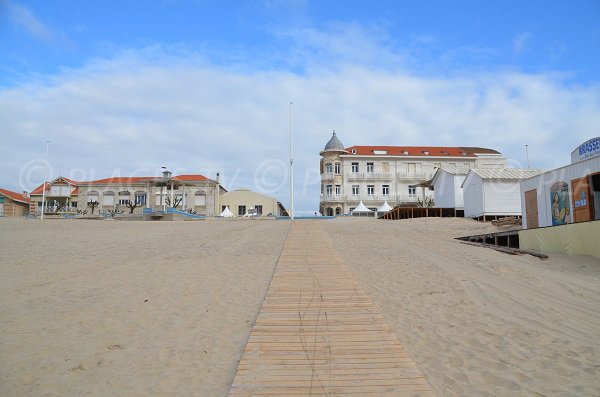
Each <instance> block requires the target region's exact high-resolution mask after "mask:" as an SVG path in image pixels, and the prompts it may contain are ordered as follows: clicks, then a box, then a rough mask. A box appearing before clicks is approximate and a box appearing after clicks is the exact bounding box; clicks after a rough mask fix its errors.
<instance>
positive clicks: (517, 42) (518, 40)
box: [513, 32, 533, 54]
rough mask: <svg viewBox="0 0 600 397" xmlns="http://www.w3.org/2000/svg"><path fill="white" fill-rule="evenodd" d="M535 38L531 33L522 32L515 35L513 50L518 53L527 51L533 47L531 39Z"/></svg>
mask: <svg viewBox="0 0 600 397" xmlns="http://www.w3.org/2000/svg"><path fill="white" fill-rule="evenodd" d="M532 40H533V35H532V34H531V33H527V32H525V33H520V34H518V35H516V36H515V38H514V39H513V50H514V51H515V52H516V53H517V54H522V53H525V52H527V51H528V50H529V48H530V47H531V41H532Z"/></svg>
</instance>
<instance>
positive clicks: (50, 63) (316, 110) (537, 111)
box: [0, 0, 600, 213]
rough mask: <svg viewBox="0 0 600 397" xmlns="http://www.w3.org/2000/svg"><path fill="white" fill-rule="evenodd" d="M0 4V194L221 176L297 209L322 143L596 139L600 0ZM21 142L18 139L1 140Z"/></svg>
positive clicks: (542, 150) (534, 151)
mask: <svg viewBox="0 0 600 397" xmlns="http://www.w3.org/2000/svg"><path fill="white" fill-rule="evenodd" d="M141 4H142V3H140V2H137V1H102V2H100V1H85V2H81V1H60V0H57V1H52V2H48V1H14V0H0V134H1V136H0V138H2V140H3V145H2V147H0V156H1V157H2V159H3V163H4V164H5V167H3V168H4V172H3V173H2V175H0V186H2V187H5V188H9V189H13V190H23V189H31V188H32V187H33V185H35V184H39V183H38V182H39V181H41V179H42V178H43V174H42V171H41V169H42V168H41V167H40V164H41V161H42V159H43V156H44V149H45V144H44V142H45V141H46V140H47V139H48V140H50V141H51V144H50V155H49V163H50V166H51V167H50V168H51V172H52V176H57V175H58V174H62V175H64V176H67V177H73V178H74V179H78V178H79V179H93V178H101V177H107V176H112V175H118V174H122V175H130V174H136V175H142V174H156V173H157V172H159V171H160V167H161V166H162V165H168V166H169V167H170V168H172V169H173V170H174V171H180V172H182V173H183V172H188V173H192V172H194V173H197V172H200V173H204V174H206V175H207V176H209V177H214V175H215V174H216V172H220V173H221V175H222V176H223V179H224V182H225V184H226V186H227V187H228V188H237V187H249V188H252V189H256V190H261V191H263V192H265V193H268V194H271V195H275V196H277V197H278V198H279V199H281V200H282V201H283V202H284V204H287V201H289V200H288V193H287V179H286V178H287V169H286V167H285V165H286V163H287V131H288V128H289V101H290V100H292V101H294V105H293V129H294V132H295V137H296V140H297V141H298V142H297V144H296V145H295V147H296V155H295V157H296V164H297V167H298V168H297V170H296V175H297V178H296V183H297V189H296V191H297V192H298V194H299V196H298V199H297V203H298V204H297V205H298V207H299V210H300V211H305V212H307V213H311V212H312V211H314V210H315V209H316V208H317V206H318V193H319V181H318V160H319V156H318V152H319V150H321V149H322V147H323V145H324V144H325V143H326V142H327V140H328V139H329V136H330V134H331V131H332V130H333V129H335V130H336V131H337V132H338V136H339V137H340V139H341V140H342V141H343V142H344V144H345V145H347V146H351V145H360V144H362V145H368V144H372V145H376V144H381V145H432V146H434V145H440V146H441V145H454V146H460V145H465V146H466V145H478V146H485V147H491V148H494V149H497V150H499V151H501V152H502V153H504V154H505V155H506V156H507V157H508V158H509V160H510V163H511V165H513V166H523V165H524V161H525V160H524V149H523V148H524V145H525V144H528V145H529V148H530V158H531V160H532V165H533V166H536V167H555V166H560V165H564V164H566V163H568V161H569V153H570V152H571V150H573V149H574V148H575V146H577V145H578V144H579V143H581V142H583V141H585V140H586V139H588V138H590V137H592V136H598V135H600V132H599V128H598V126H599V125H600V55H598V54H600V23H599V21H600V1H597V0H594V1H570V2H558V1H550V2H548V1H525V2H521V1H503V2H494V3H491V2H476V1H453V2H449V1H429V2H412V1H371V2H367V1H318V2H317V1H300V0H297V1H294V0H292V1H283V0H280V1H278V0H265V1H239V2H236V1H207V0H204V1H202V0H199V1H176V0H173V1H167V0H165V1H156V2H145V3H143V5H141ZM9 137H10V138H11V139H6V138H9Z"/></svg>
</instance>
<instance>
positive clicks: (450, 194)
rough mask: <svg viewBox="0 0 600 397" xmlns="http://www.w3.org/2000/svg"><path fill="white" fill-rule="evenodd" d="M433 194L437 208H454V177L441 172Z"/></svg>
mask: <svg viewBox="0 0 600 397" xmlns="http://www.w3.org/2000/svg"><path fill="white" fill-rule="evenodd" d="M433 194H434V199H435V206H436V207H437V208H454V183H453V180H452V175H450V174H448V173H447V172H446V171H443V170H440V171H439V175H438V177H437V179H436V181H435V184H434V185H433Z"/></svg>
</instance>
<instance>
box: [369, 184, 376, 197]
mask: <svg viewBox="0 0 600 397" xmlns="http://www.w3.org/2000/svg"><path fill="white" fill-rule="evenodd" d="M374 194H375V185H367V195H369V196H372V195H374Z"/></svg>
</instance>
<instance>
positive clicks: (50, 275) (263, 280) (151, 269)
mask: <svg viewBox="0 0 600 397" xmlns="http://www.w3.org/2000/svg"><path fill="white" fill-rule="evenodd" d="M320 226H321V227H322V228H323V230H325V231H326V232H328V233H329V235H330V236H331V239H332V241H333V243H334V246H335V247H336V249H337V251H338V254H339V255H340V257H341V258H342V259H343V260H344V262H345V264H346V265H347V266H348V267H349V269H350V270H351V271H352V272H353V274H354V275H355V277H356V278H357V279H358V281H359V283H360V284H361V286H362V287H363V288H364V289H365V290H366V291H367V293H368V294H369V295H370V296H371V298H372V299H373V301H374V302H375V304H376V305H377V307H378V308H379V310H380V311H381V312H382V313H383V314H384V316H385V318H386V320H387V321H388V322H389V324H390V325H391V326H392V327H393V328H394V331H395V332H396V335H397V336H398V338H399V339H400V341H401V342H402V343H403V344H404V346H405V348H406V350H407V351H408V352H409V353H410V354H411V357H412V358H413V359H414V360H415V361H416V362H417V364H418V365H419V367H420V368H421V370H422V371H423V372H424V373H425V374H426V376H427V377H428V379H429V382H430V383H431V385H432V387H434V389H435V390H436V392H437V393H438V395H440V396H460V395H467V396H492V395H495V396H511V395H515V396H522V395H532V396H536V395H540V396H541V395H546V396H555V395H561V396H570V395H572V396H598V395H600V342H599V341H600V261H598V260H596V259H592V258H588V257H582V256H572V257H570V256H563V255H554V254H553V255H551V257H550V259H548V260H545V261H542V260H540V259H537V258H534V257H531V256H511V255H507V254H503V253H499V252H496V251H492V250H489V249H485V248H479V247H473V246H468V245H464V244H460V243H459V242H457V241H455V240H453V239H452V237H454V236H459V235H468V234H472V233H479V232H481V231H482V230H495V229H496V228H495V227H492V226H490V225H484V224H481V223H477V222H474V221H470V220H465V219H417V220H408V221H376V220H373V219H336V220H333V221H323V222H322V223H320ZM288 228H289V222H275V221H252V220H245V221H241V220H237V221H201V222H156V223H154V222H106V221H77V220H46V221H44V222H40V221H26V220H10V219H2V220H0V291H1V292H0V298H1V299H0V357H1V358H2V360H1V361H0V395H2V396H80V395H92V396H119V395H121V396H175V395H177V396H189V395H198V396H211V397H212V396H225V395H226V394H227V390H228V388H229V385H230V384H231V382H232V380H233V377H234V374H235V370H236V367H237V360H239V358H240V356H241V353H242V351H243V349H244V346H245V343H246V340H247V337H248V335H249V332H250V329H251V326H252V323H253V321H254V320H255V318H256V315H257V313H258V310H259V309H260V305H261V303H262V300H263V297H264V294H265V292H266V290H267V288H268V285H269V282H270V279H271V276H272V273H273V270H274V267H275V264H276V262H277V259H278V256H279V253H280V250H281V248H282V245H283V242H284V240H285V238H286V233H287V230H288Z"/></svg>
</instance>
